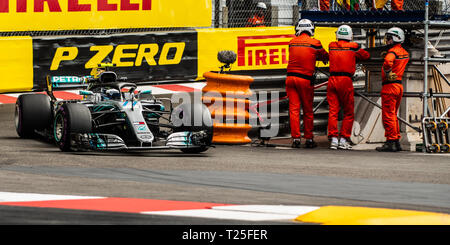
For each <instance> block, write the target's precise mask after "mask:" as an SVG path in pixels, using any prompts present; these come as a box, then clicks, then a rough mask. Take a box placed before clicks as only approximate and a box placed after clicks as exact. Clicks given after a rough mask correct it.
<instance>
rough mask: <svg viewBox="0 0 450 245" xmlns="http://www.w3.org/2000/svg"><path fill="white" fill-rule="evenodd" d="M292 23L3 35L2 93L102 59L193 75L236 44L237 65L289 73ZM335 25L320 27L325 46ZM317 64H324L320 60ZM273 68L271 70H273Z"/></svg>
mask: <svg viewBox="0 0 450 245" xmlns="http://www.w3.org/2000/svg"><path fill="white" fill-rule="evenodd" d="M293 29H294V28H293V27H267V28H234V29H198V30H193V31H180V32H152V33H150V32H149V33H142V34H137V33H134V34H126V35H105V36H75V37H41V38H38V37H34V38H31V37H0V51H1V52H0V71H3V72H2V74H3V76H2V78H1V79H0V93H2V92H15V91H30V90H32V89H35V90H39V89H43V88H45V87H46V80H45V77H46V76H47V75H52V76H86V75H90V74H91V71H92V69H93V68H95V67H97V66H98V65H99V64H100V63H114V64H115V65H116V67H114V68H112V69H113V70H114V71H116V72H117V74H118V75H119V76H120V77H127V79H128V80H129V81H131V82H136V83H138V84H139V83H142V82H147V83H148V82H159V81H165V80H177V81H180V82H182V81H186V82H189V81H194V80H201V79H203V74H204V73H205V72H207V71H218V70H219V69H220V68H219V67H221V66H222V65H223V64H221V63H220V62H219V61H218V60H217V53H218V52H219V51H222V50H232V51H234V52H235V53H236V54H237V60H236V62H235V63H234V64H232V66H231V69H232V70H233V71H255V72H256V73H257V72H258V71H267V70H273V71H276V72H278V73H281V74H284V72H285V69H286V67H287V63H288V60H289V45H288V44H289V40H290V39H291V38H292V37H293V32H294V31H293ZM335 31H336V28H316V32H315V37H316V38H317V39H319V40H320V41H321V42H322V45H323V47H324V48H325V49H328V44H329V43H330V42H331V41H334V40H335ZM317 65H321V63H319V62H318V64H317ZM271 72H272V71H271Z"/></svg>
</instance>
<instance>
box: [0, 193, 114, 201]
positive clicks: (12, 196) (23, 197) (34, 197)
mask: <svg viewBox="0 0 450 245" xmlns="http://www.w3.org/2000/svg"><path fill="white" fill-rule="evenodd" d="M100 198H105V197H96V196H72V195H53V194H35V193H15V192H0V203H2V202H34V201H55V200H75V199H100Z"/></svg>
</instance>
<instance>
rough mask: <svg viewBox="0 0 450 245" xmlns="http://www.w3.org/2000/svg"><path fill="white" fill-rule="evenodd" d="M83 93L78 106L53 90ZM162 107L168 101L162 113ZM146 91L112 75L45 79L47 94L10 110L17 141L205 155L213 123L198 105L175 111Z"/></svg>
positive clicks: (71, 147) (22, 100) (73, 147)
mask: <svg viewBox="0 0 450 245" xmlns="http://www.w3.org/2000/svg"><path fill="white" fill-rule="evenodd" d="M80 87H82V88H85V89H86V90H81V91H79V93H80V95H83V99H80V100H57V99H56V98H55V96H54V95H53V90H55V89H73V88H80ZM164 101H168V103H169V106H168V107H169V109H168V110H167V109H166V106H165V105H164V103H163V102H164ZM172 107H173V105H172V103H171V102H170V99H156V98H155V97H154V96H153V95H152V94H151V91H150V90H143V91H137V85H136V84H135V83H130V82H126V79H122V78H118V77H117V74H116V73H114V72H112V71H107V70H105V71H102V72H101V73H99V75H98V76H95V77H92V76H86V77H73V76H72V77H70V76H69V77H68V76H59V77H58V76H56V77H50V76H49V77H47V89H46V94H42V93H40V94H22V95H20V96H19V97H18V99H17V102H16V108H15V126H16V131H17V133H18V135H19V136H20V137H21V138H31V137H33V136H35V135H36V134H39V135H43V136H45V137H47V138H49V139H51V140H54V141H55V142H56V144H57V145H58V146H59V148H60V149H61V150H62V151H76V150H97V151H104V150H155V149H174V148H175V149H180V150H181V151H182V152H185V153H200V152H204V151H206V150H207V149H208V148H209V147H210V146H211V142H212V130H213V127H212V119H211V114H210V112H209V110H208V108H207V107H206V106H205V105H203V104H202V103H197V104H188V103H183V104H181V105H178V106H177V107H175V108H172Z"/></svg>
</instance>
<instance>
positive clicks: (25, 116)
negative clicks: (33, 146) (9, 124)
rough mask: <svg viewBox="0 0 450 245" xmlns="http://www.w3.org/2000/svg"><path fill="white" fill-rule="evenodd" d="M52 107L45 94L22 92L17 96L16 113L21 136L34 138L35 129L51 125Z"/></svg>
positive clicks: (18, 131) (16, 125)
mask: <svg viewBox="0 0 450 245" xmlns="http://www.w3.org/2000/svg"><path fill="white" fill-rule="evenodd" d="M51 120H52V109H51V104H50V98H49V97H48V96H47V95H45V94H22V95H20V96H19V97H18V98H17V101H16V108H15V113H14V124H15V127H16V132H17V134H18V135H19V136H20V137H21V138H32V137H33V136H34V135H35V130H40V129H44V128H47V127H49V126H50V124H51Z"/></svg>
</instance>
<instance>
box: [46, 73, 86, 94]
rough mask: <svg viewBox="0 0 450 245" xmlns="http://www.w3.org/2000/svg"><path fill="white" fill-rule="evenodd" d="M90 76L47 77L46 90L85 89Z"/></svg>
mask: <svg viewBox="0 0 450 245" xmlns="http://www.w3.org/2000/svg"><path fill="white" fill-rule="evenodd" d="M90 78H91V76H83V77H77V76H47V89H48V90H49V91H53V90H67V89H77V88H81V89H85V88H87V87H88V83H87V81H88V79H90Z"/></svg>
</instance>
